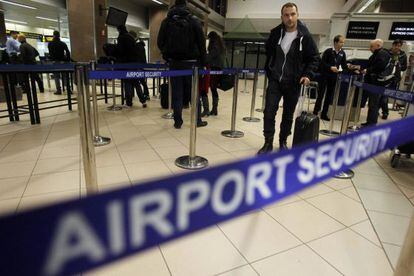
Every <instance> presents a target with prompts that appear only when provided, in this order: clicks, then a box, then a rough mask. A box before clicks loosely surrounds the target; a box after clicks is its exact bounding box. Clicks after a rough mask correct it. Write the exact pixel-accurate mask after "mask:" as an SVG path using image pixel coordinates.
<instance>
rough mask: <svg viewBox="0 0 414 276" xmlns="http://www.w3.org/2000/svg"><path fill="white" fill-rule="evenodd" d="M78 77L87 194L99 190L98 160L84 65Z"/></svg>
mask: <svg viewBox="0 0 414 276" xmlns="http://www.w3.org/2000/svg"><path fill="white" fill-rule="evenodd" d="M76 74H77V78H78V110H79V125H80V138H81V146H82V157H83V168H84V173H85V183H86V191H87V194H88V195H90V194H94V193H97V192H98V183H97V177H96V160H95V149H94V146H93V143H92V135H93V134H92V127H91V124H92V123H91V106H90V100H89V99H90V95H89V91H88V90H85V89H84V88H85V80H84V76H85V75H84V67H83V66H78V67H77V68H76Z"/></svg>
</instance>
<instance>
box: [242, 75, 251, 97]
mask: <svg viewBox="0 0 414 276" xmlns="http://www.w3.org/2000/svg"><path fill="white" fill-rule="evenodd" d="M243 76H244V89H243V90H242V91H241V92H242V93H249V91H247V73H243Z"/></svg>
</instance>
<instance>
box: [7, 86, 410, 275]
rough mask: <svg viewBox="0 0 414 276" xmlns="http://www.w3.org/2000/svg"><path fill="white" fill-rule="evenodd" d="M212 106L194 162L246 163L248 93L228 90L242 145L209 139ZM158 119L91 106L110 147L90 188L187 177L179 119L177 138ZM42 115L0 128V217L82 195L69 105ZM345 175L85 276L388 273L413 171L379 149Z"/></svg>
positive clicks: (251, 150)
mask: <svg viewBox="0 0 414 276" xmlns="http://www.w3.org/2000/svg"><path fill="white" fill-rule="evenodd" d="M250 86H251V83H250V82H249V87H250ZM259 86H260V85H259ZM261 93H262V91H261V90H259V91H258V97H257V100H256V102H257V103H259V105H260V104H261V98H260V95H261ZM220 97H221V99H220V108H219V116H217V117H209V118H207V119H206V120H207V121H208V122H209V126H208V127H206V128H200V129H198V137H197V153H198V154H199V155H202V156H204V157H206V158H208V160H209V162H210V165H217V164H221V163H225V162H228V161H234V160H237V159H240V158H245V157H249V156H253V155H254V154H255V153H256V151H257V150H258V149H259V147H260V146H261V145H262V142H263V139H262V136H261V133H262V123H247V122H244V121H242V120H241V118H242V117H245V116H248V115H249V111H250V107H249V105H250V101H251V93H248V94H247V93H239V108H238V116H237V118H238V119H237V126H236V129H238V130H242V131H244V133H245V136H244V137H243V138H241V139H237V140H229V139H228V138H225V137H223V136H221V135H220V132H221V131H222V130H226V129H229V128H230V116H231V114H230V113H231V99H232V93H231V92H222V93H221V94H220ZM53 98H54V96H53V95H52V94H51V93H50V92H46V93H45V94H44V95H40V100H43V99H53ZM3 107H4V106H3V105H0V108H3ZM165 112H166V111H165V110H162V109H161V108H160V103H159V100H157V99H152V100H151V101H150V103H149V108H147V109H143V108H142V107H141V106H140V104H138V103H137V102H136V104H135V106H134V108H132V109H124V110H123V111H119V112H110V111H107V110H106V109H105V104H104V103H103V102H100V129H101V134H102V135H105V136H108V137H111V138H112V139H113V142H112V143H111V144H110V145H108V146H105V147H101V148H96V165H97V174H98V182H99V187H100V190H102V191H106V190H109V189H116V188H120V187H125V186H130V185H137V184H139V183H141V182H142V181H145V180H148V179H153V178H160V177H165V176H169V175H173V174H177V173H183V172H186V171H185V170H182V169H180V168H178V167H176V166H175V164H174V160H175V158H176V157H179V156H181V155H184V154H187V153H188V150H189V111H188V110H185V111H184V118H185V123H184V126H183V129H181V130H175V129H174V128H173V126H172V120H165V119H162V118H161V115H162V114H164V113H165ZM41 116H42V124H41V125H38V126H31V125H30V122H29V121H28V118H27V116H22V117H21V121H20V122H18V123H9V122H8V121H7V120H4V119H2V120H0V213H1V214H5V213H9V212H19V211H22V210H26V209H29V208H33V207H35V206H39V205H43V204H50V203H53V202H59V201H61V200H65V199H68V198H79V197H81V196H85V195H86V186H85V181H84V177H83V171H82V161H81V149H80V147H79V123H78V115H77V112H76V107H75V106H74V111H73V112H68V111H67V108H66V107H61V108H58V109H50V110H45V111H42V112H41ZM256 116H257V117H262V116H261V114H259V113H256ZM280 117H281V114H280V113H279V114H278V121H277V124H279V122H280ZM391 117H392V118H394V119H397V118H399V115H398V114H396V113H395V112H393V113H392V116H391ZM335 126H336V127H339V122H336V125H335ZM326 127H327V125H322V128H326ZM321 138H323V139H325V138H326V137H322V136H321ZM355 173H356V175H355V177H354V178H353V179H352V180H338V179H331V180H328V181H326V182H324V183H321V184H319V185H317V186H315V187H312V188H310V189H307V190H305V191H303V192H301V193H299V194H297V195H294V196H291V197H290V198H286V199H284V200H282V201H280V202H278V203H276V204H272V205H269V206H267V207H266V208H264V209H261V210H257V211H256V212H253V213H249V214H247V215H244V216H242V217H239V218H237V219H234V220H231V221H229V222H226V223H222V224H219V225H217V226H213V227H210V228H208V229H205V230H203V231H201V232H199V233H196V234H192V235H189V236H187V237H185V238H182V239H179V240H176V241H174V242H170V243H167V244H163V245H161V246H159V247H156V248H153V249H151V250H148V251H146V252H144V253H142V254H139V255H135V256H131V257H129V258H126V259H123V260H121V261H119V262H116V263H114V264H110V265H107V266H104V267H100V268H98V269H95V270H93V271H88V272H85V273H84V275H145V276H151V275H155V276H159V275H160V276H162V275H222V276H231V275H232V276H234V275H238V276H250V275H375V276H376V275H392V273H393V269H394V267H395V264H396V262H397V260H398V255H399V252H400V250H401V246H402V244H403V241H404V237H405V232H406V229H407V226H408V222H409V220H410V217H411V215H412V212H413V202H414V182H413V181H412V179H413V176H414V162H413V161H412V160H411V161H410V160H407V161H404V162H403V163H402V164H401V166H400V167H399V168H397V169H394V168H391V166H390V164H389V153H388V152H387V153H383V154H380V155H378V156H377V157H376V158H375V159H372V160H369V161H367V162H365V163H364V164H361V165H360V166H359V167H358V168H356V169H355Z"/></svg>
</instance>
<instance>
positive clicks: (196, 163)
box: [175, 155, 208, 170]
mask: <svg viewBox="0 0 414 276" xmlns="http://www.w3.org/2000/svg"><path fill="white" fill-rule="evenodd" d="M175 165H176V166H177V167H180V168H182V169H187V170H200V169H203V168H205V167H207V166H208V160H207V159H205V158H204V157H201V156H196V157H193V158H191V157H190V156H189V155H185V156H181V157H178V158H177V159H176V160H175Z"/></svg>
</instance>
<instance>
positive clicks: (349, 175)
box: [334, 170, 355, 179]
mask: <svg viewBox="0 0 414 276" xmlns="http://www.w3.org/2000/svg"><path fill="white" fill-rule="evenodd" d="M354 175H355V173H354V171H352V170H347V171H344V172H340V173H338V174H337V175H335V176H334V178H338V179H351V178H353V177H354Z"/></svg>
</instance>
